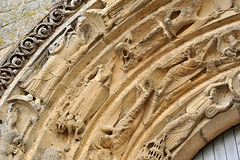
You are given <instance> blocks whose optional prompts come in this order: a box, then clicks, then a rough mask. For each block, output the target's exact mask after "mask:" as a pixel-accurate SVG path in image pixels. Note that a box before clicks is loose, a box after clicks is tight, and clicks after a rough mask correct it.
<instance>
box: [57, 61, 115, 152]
mask: <svg viewBox="0 0 240 160" xmlns="http://www.w3.org/2000/svg"><path fill="white" fill-rule="evenodd" d="M113 66H114V62H112V61H111V60H110V61H109V63H108V64H104V65H99V66H97V67H96V68H95V69H94V70H93V71H91V72H90V73H89V74H88V75H87V76H86V77H85V85H84V88H83V90H82V91H81V94H80V95H79V96H78V97H77V98H76V100H74V101H73V104H72V105H71V106H73V107H72V108H69V109H67V110H66V111H65V112H64V113H62V114H61V116H60V117H59V119H58V121H57V129H58V132H59V133H63V132H64V131H65V130H67V132H68V141H67V146H66V147H65V151H69V150H70V144H71V139H72V137H73V136H74V139H75V140H76V139H80V134H81V132H83V131H84V128H85V122H86V121H87V120H88V119H89V118H91V117H92V116H93V115H94V114H95V113H96V112H97V111H98V110H99V109H100V107H101V106H102V105H103V104H104V102H105V101H106V100H107V98H108V96H109V90H110V89H109V86H110V83H111V79H112V68H113ZM86 96H87V97H88V98H87V97H86Z"/></svg>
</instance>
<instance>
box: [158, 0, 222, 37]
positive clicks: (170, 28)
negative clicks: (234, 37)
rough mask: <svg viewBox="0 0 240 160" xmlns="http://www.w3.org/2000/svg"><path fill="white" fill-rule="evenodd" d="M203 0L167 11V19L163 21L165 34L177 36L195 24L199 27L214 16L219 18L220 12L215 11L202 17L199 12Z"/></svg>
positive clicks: (196, 0) (195, 0)
mask: <svg viewBox="0 0 240 160" xmlns="http://www.w3.org/2000/svg"><path fill="white" fill-rule="evenodd" d="M202 2H203V0H194V1H193V3H192V4H191V5H189V6H185V7H182V8H181V9H177V8H173V9H170V10H169V11H168V12H167V15H166V17H165V19H164V20H163V21H162V23H161V26H162V27H163V29H164V32H165V34H166V35H167V36H168V37H169V38H172V37H175V36H177V35H178V34H179V32H182V31H184V30H183V29H186V28H184V27H187V26H188V27H189V26H191V25H194V27H195V28H198V27H200V26H202V25H204V24H205V23H207V22H208V21H209V20H212V19H213V18H218V16H219V13H216V12H213V13H212V14H211V15H209V16H206V17H203V18H200V17H199V16H198V15H197V14H198V12H199V10H200V9H201V6H202Z"/></svg>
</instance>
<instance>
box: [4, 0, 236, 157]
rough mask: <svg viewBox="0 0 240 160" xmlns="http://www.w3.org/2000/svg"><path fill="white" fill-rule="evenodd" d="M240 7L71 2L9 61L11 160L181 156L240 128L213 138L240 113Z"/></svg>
mask: <svg viewBox="0 0 240 160" xmlns="http://www.w3.org/2000/svg"><path fill="white" fill-rule="evenodd" d="M206 5H208V8H207V9H206V7H205V6H206ZM239 5H240V2H238V1H232V0H227V1H222V0H212V1H206V0H192V1H185V0H176V1H168V0H165V1H161V2H159V1H157V0H147V1H144V0H137V1H134V0H130V1H126V0H118V1H113V0H89V1H81V0H80V1H79V0H65V1H62V2H61V3H60V4H58V5H57V7H55V8H54V9H53V10H52V11H51V12H50V13H49V15H48V16H47V17H45V18H44V19H43V20H42V21H41V23H39V24H38V25H37V26H36V27H34V29H33V30H32V31H30V32H29V35H27V36H26V37H25V38H24V39H23V41H21V42H20V43H19V44H18V45H17V49H15V50H14V51H13V52H12V53H11V54H10V55H9V57H8V59H7V60H6V62H5V61H4V62H3V63H2V64H3V65H2V67H1V76H2V77H0V83H1V84H0V87H1V94H5V99H4V98H3V99H1V100H0V104H1V112H0V120H1V121H2V123H1V124H0V131H1V140H2V141H1V144H0V147H1V148H3V149H2V150H1V152H0V153H1V156H2V158H3V159H4V158H5V159H36V160H37V159H41V160H45V159H55V160H63V159H66V160H71V159H85V160H93V159H94V160H98V159H99V160H120V159H158V160H163V159H176V157H177V158H179V159H181V158H182V157H181V156H180V157H178V156H179V153H180V151H183V152H184V151H185V152H186V150H184V149H185V148H186V146H187V144H188V143H190V141H191V140H192V139H194V137H195V136H196V135H197V134H199V135H200V138H199V139H200V140H199V141H201V140H202V141H203V143H207V142H208V141H209V140H210V139H211V138H214V136H215V137H216V136H217V134H218V133H220V132H222V131H223V130H226V129H227V127H231V126H233V125H235V124H237V123H239V122H240V116H239V112H237V113H236V112H234V113H235V114H234V115H232V119H233V120H235V121H231V123H230V122H229V123H226V126H225V128H224V127H222V128H221V127H219V128H216V127H212V129H208V132H210V131H212V132H214V133H215V134H216V135H213V136H212V135H211V134H210V133H209V134H208V133H207V132H206V133H205V132H204V129H205V128H206V127H207V126H208V125H210V124H211V123H217V122H216V121H219V122H220V121H221V120H222V119H221V117H222V116H226V119H229V117H228V116H229V113H232V112H233V111H236V110H239V105H240V104H239V102H240V100H239V99H240V93H239V87H240V85H239V72H240V71H239V64H240V62H239V60H240V57H239V56H240V55H239V51H240V49H239V39H240V32H239V31H240V29H239V28H240V23H239V22H238V19H239V15H238V7H239ZM220 22H222V23H223V24H222V25H220ZM14 77H15V79H14ZM11 82H12V83H11ZM8 87H9V88H8ZM4 92H5V93H4ZM229 121H230V120H229ZM223 126H224V125H223ZM218 129H219V130H218ZM221 129H222V130H221ZM206 130H207V129H206ZM200 132H201V133H200ZM206 136H207V138H206ZM208 137H211V138H209V139H208ZM199 144H200V143H199ZM201 147H202V146H200V145H199V147H198V148H197V149H196V150H199V149H200V148H201ZM193 148H194V147H193ZM183 152H182V153H183ZM189 152H191V153H189V157H188V158H189V159H191V156H192V157H193V156H194V154H195V150H193V149H192V150H191V149H190V151H189Z"/></svg>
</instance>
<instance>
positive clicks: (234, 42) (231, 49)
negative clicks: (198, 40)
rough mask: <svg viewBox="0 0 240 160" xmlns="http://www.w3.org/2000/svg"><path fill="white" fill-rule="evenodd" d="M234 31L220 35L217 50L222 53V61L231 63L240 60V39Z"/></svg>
mask: <svg viewBox="0 0 240 160" xmlns="http://www.w3.org/2000/svg"><path fill="white" fill-rule="evenodd" d="M235 32H236V31H235ZM235 32H234V31H230V32H229V33H225V34H222V35H221V36H219V37H218V45H217V50H218V52H219V53H220V55H221V62H222V63H229V62H234V61H239V59H240V58H239V51H240V41H239V40H238V39H237V35H236V33H235ZM224 42H225V43H227V46H225V47H224V46H223V43H224Z"/></svg>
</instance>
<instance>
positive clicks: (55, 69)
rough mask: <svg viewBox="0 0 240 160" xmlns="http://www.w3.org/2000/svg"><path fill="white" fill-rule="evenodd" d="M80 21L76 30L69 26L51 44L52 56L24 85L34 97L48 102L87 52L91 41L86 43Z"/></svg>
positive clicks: (50, 51)
mask: <svg viewBox="0 0 240 160" xmlns="http://www.w3.org/2000/svg"><path fill="white" fill-rule="evenodd" d="M78 21H79V22H78V24H77V26H76V31H72V27H71V26H68V27H67V28H66V30H65V32H64V33H63V35H62V36H60V37H59V38H58V39H57V40H56V41H55V42H54V43H53V44H52V45H51V46H49V49H48V51H49V53H50V58H49V59H48V60H47V62H46V63H45V65H44V66H43V68H42V69H41V70H40V72H39V73H38V74H37V75H36V76H34V77H33V78H32V79H30V80H29V81H27V82H25V83H24V84H23V85H22V87H23V88H25V90H26V91H27V92H29V93H30V94H32V95H33V96H34V97H36V98H39V99H41V100H43V101H45V102H46V101H47V97H48V95H49V94H50V93H51V91H52V90H53V89H54V87H55V86H56V85H57V84H58V82H59V81H60V80H61V79H62V78H63V76H64V75H65V74H66V73H67V71H68V70H69V69H70V68H71V67H72V66H73V65H74V64H75V63H76V62H77V61H78V60H79V59H80V58H81V56H83V54H84V53H85V52H87V50H88V48H89V45H90V44H91V42H89V43H88V44H86V43H87V39H86V38H85V37H84V33H82V31H81V25H80V24H81V21H82V20H81V18H79V20H78ZM92 41H93V40H92Z"/></svg>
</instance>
